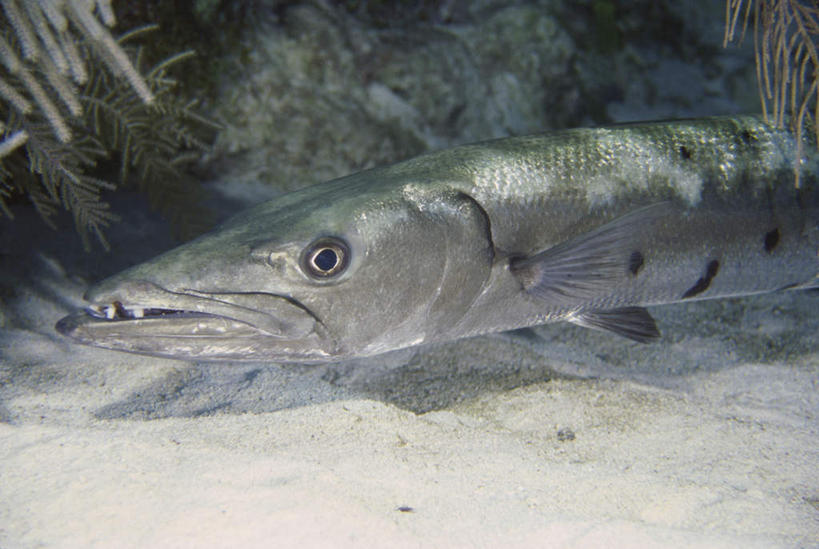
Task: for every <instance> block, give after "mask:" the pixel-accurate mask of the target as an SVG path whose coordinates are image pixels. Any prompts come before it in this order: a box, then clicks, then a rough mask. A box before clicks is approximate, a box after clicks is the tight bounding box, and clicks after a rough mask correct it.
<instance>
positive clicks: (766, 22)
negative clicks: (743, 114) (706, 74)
mask: <svg viewBox="0 0 819 549" xmlns="http://www.w3.org/2000/svg"><path fill="white" fill-rule="evenodd" d="M725 9H726V21H725V40H724V44H725V45H727V44H728V43H729V42H731V41H732V40H733V39H734V37H735V36H736V30H737V25H738V23H739V21H740V20H742V31H741V34H740V40H742V38H743V37H744V35H745V31H746V29H747V27H748V25H749V23H750V21H751V17H752V16H753V25H754V45H755V50H756V68H757V81H758V83H759V96H760V100H761V102H762V112H763V114H764V116H765V118H766V120H768V121H769V122H771V123H772V124H774V125H776V126H778V127H785V126H786V125H789V126H790V127H791V128H792V129H793V130H794V132H795V133H796V135H797V138H798V140H799V142H800V143H802V136H803V132H804V131H805V130H806V129H811V130H812V132H813V133H814V135H816V134H817V133H819V102H817V92H819V48H818V47H817V40H818V39H819V5H817V3H816V2H815V1H811V0H808V1H804V0H726V3H725Z"/></svg>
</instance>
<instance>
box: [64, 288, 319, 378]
mask: <svg viewBox="0 0 819 549" xmlns="http://www.w3.org/2000/svg"><path fill="white" fill-rule="evenodd" d="M87 297H88V298H89V300H90V301H92V303H91V305H89V306H88V307H87V308H86V309H85V310H84V311H80V312H77V313H74V314H72V315H69V316H67V317H65V318H63V319H62V320H60V321H59V322H58V323H57V326H56V328H57V330H58V331H59V332H60V333H62V334H63V335H66V336H68V337H71V338H73V339H75V340H77V341H79V342H81V343H85V344H88V345H94V346H99V347H106V348H111V349H117V350H121V351H128V352H135V353H141V354H151V355H158V356H168V357H172V358H183V359H185V358H187V359H199V360H208V359H210V360H222V359H227V360H265V359H272V360H282V361H293V362H309V361H321V360H327V359H329V358H331V356H332V354H334V349H333V348H334V347H335V345H332V344H331V341H330V340H329V339H328V338H327V333H326V330H325V329H324V326H323V324H322V323H321V321H320V320H319V319H318V318H317V317H316V316H315V315H313V313H312V312H311V311H309V310H308V309H307V308H305V307H304V306H303V305H301V304H300V303H298V302H297V301H295V300H293V299H292V298H289V297H287V296H282V295H277V294H271V293H266V292H246V293H225V292H202V291H198V290H192V289H182V290H180V291H169V290H166V289H164V288H161V287H160V286H158V285H156V284H153V283H150V282H146V281H129V282H126V283H122V284H119V285H117V286H116V287H115V288H114V289H112V290H107V291H94V290H92V291H90V292H89V293H88V294H87ZM328 347H329V348H328Z"/></svg>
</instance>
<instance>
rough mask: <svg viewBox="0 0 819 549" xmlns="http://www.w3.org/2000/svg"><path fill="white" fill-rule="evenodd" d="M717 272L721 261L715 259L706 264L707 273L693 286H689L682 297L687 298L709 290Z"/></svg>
mask: <svg viewBox="0 0 819 549" xmlns="http://www.w3.org/2000/svg"><path fill="white" fill-rule="evenodd" d="M717 272H719V261H717V260H716V259H713V260H711V261H709V262H708V265H706V267H705V275H704V276H701V277H700V278H699V280H697V282H695V283H694V285H693V286H691V287H690V288H688V289H687V290H686V291H685V293H684V294H683V295H682V298H683V299H686V298H689V297H694V296H695V295H697V294H701V293H702V292H704V291H705V290H707V289H708V286H710V285H711V281H712V280H714V277H715V276H717Z"/></svg>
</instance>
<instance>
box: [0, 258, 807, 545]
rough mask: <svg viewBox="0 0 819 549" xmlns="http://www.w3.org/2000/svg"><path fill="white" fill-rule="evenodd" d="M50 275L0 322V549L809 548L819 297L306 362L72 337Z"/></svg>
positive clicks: (60, 282) (58, 281) (688, 309)
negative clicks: (639, 338) (60, 329)
mask: <svg viewBox="0 0 819 549" xmlns="http://www.w3.org/2000/svg"><path fill="white" fill-rule="evenodd" d="M49 269H50V270H49ZM44 272H47V273H50V274H48V276H45V275H44V277H43V279H44V280H46V279H47V280H48V282H47V283H40V284H34V285H32V287H31V289H29V290H26V291H25V292H23V293H22V294H21V295H18V296H17V299H16V307H17V309H16V310H18V311H24V312H25V314H26V315H27V322H26V323H23V324H26V325H27V326H28V328H25V327H19V326H18V327H13V328H8V327H7V329H4V330H3V331H1V332H0V349H2V362H0V420H2V421H1V422H0V464H2V465H0V546H2V547H4V548H9V549H13V548H28V547H294V546H299V547H331V546H332V547H370V546H389V547H497V546H501V545H503V546H506V547H561V548H576V547H602V546H606V547H641V548H644V547H740V546H741V547H811V546H819V475H817V470H819V421H818V420H817V414H818V413H819V392H817V385H818V384H819V355H817V348H819V347H817V345H816V340H815V334H816V333H817V327H819V326H817V324H818V323H819V321H818V320H817V318H816V315H815V308H816V305H817V304H819V294H817V293H815V292H813V293H812V292H801V293H784V294H772V295H768V296H761V297H757V298H750V299H744V300H727V301H718V302H709V303H692V304H686V305H681V306H670V307H664V308H656V309H654V310H653V313H654V314H655V316H657V319H658V323H659V324H660V326H661V327H662V329H663V331H664V334H665V335H664V337H663V339H662V340H661V341H660V342H659V343H656V344H653V345H638V344H633V343H630V342H627V341H624V340H621V339H619V338H616V337H614V336H610V335H607V334H600V333H595V332H589V331H586V330H582V329H579V328H576V327H572V326H567V325H553V326H547V327H542V328H537V329H535V330H526V331H523V332H518V333H515V334H506V335H499V336H492V337H483V338H476V339H470V340H464V341H461V342H456V343H452V344H448V345H439V346H434V347H428V348H423V349H416V350H410V351H404V352H399V353H394V354H392V355H386V356H384V357H376V358H374V359H369V360H367V361H359V362H356V363H343V364H331V365H319V366H309V367H308V366H279V365H265V364H219V363H211V364H207V363H202V364H193V363H186V362H180V361H171V360H163V359H156V358H151V357H141V356H136V355H128V354H122V353H116V352H111V351H105V350H100V349H93V348H86V347H81V346H77V345H73V344H71V343H70V342H68V341H66V340H64V339H62V338H60V337H59V336H58V335H57V334H55V333H54V332H53V330H52V328H51V326H53V323H54V322H55V321H56V320H57V319H58V318H59V317H60V316H61V315H62V314H64V313H65V312H66V311H68V310H69V307H70V306H71V305H75V304H79V303H80V294H81V291H82V284H81V283H80V282H78V281H72V280H69V279H68V278H67V277H64V275H62V274H61V272H60V270H59V268H58V267H55V266H54V265H53V264H52V265H51V266H50V267H49V268H46V269H44ZM20 314H22V313H20ZM13 324H14V323H12V322H7V326H8V325H13Z"/></svg>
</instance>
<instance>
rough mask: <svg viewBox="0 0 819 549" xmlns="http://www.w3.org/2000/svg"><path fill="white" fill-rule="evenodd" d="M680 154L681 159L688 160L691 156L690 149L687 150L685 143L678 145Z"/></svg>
mask: <svg viewBox="0 0 819 549" xmlns="http://www.w3.org/2000/svg"><path fill="white" fill-rule="evenodd" d="M680 156H681V157H682V159H683V160H688V159H689V158H691V151H689V150H688V147H686V146H685V145H680Z"/></svg>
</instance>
